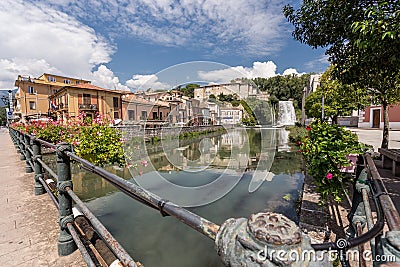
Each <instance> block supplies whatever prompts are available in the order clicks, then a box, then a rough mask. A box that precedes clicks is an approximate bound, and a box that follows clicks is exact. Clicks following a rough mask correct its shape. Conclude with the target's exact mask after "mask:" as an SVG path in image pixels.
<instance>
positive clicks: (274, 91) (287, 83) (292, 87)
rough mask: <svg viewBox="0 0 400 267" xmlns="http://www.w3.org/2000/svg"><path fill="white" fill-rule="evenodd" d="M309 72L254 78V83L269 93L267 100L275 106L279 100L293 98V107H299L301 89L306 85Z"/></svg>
mask: <svg viewBox="0 0 400 267" xmlns="http://www.w3.org/2000/svg"><path fill="white" fill-rule="evenodd" d="M309 78H310V74H304V75H285V76H280V75H278V76H274V77H270V78H255V79H253V81H254V83H255V84H256V85H257V86H258V88H259V89H260V90H261V91H266V92H268V94H269V95H270V97H269V102H270V104H271V105H272V106H273V107H276V105H277V104H278V102H279V101H280V100H284V101H285V100H290V99H293V100H294V103H293V104H294V107H295V108H296V109H301V100H302V95H303V89H304V87H305V86H306V85H307V83H308V80H309Z"/></svg>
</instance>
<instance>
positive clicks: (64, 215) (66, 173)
mask: <svg viewBox="0 0 400 267" xmlns="http://www.w3.org/2000/svg"><path fill="white" fill-rule="evenodd" d="M71 150H72V149H71V145H70V144H68V143H60V144H58V145H57V150H56V153H57V175H58V182H57V191H58V202H59V205H60V208H59V224H60V235H59V237H58V255H60V256H67V255H69V254H71V253H72V252H74V251H75V250H76V249H77V246H76V244H75V242H74V240H73V238H72V236H71V234H70V233H69V231H68V227H67V224H68V223H73V222H74V218H73V215H72V199H71V197H70V196H69V195H68V193H67V191H66V188H67V187H69V188H71V189H72V180H71V162H70V158H69V157H68V156H67V155H66V154H65V152H67V151H71Z"/></svg>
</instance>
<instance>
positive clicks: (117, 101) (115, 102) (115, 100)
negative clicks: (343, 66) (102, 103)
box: [113, 97, 119, 108]
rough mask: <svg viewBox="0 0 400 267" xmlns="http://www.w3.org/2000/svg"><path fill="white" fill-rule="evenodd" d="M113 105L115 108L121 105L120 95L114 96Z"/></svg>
mask: <svg viewBox="0 0 400 267" xmlns="http://www.w3.org/2000/svg"><path fill="white" fill-rule="evenodd" d="M113 107H114V108H118V107H119V98H118V97H113Z"/></svg>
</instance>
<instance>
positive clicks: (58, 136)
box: [12, 113, 125, 166]
mask: <svg viewBox="0 0 400 267" xmlns="http://www.w3.org/2000/svg"><path fill="white" fill-rule="evenodd" d="M110 123H111V121H110V120H108V119H106V118H105V117H102V116H97V117H96V118H95V119H94V120H92V119H91V118H90V119H87V118H86V116H85V114H84V113H81V114H80V115H79V116H78V118H77V120H70V121H68V122H67V123H62V122H61V121H49V122H32V123H30V124H27V125H23V124H13V125H12V127H13V128H16V129H18V130H21V131H23V132H26V133H30V134H34V135H36V137H38V138H39V139H42V140H45V141H48V142H51V143H54V144H56V143H59V142H68V143H71V144H72V145H73V148H74V151H75V154H77V155H78V156H79V157H81V158H84V159H86V160H88V161H90V162H92V163H93V164H96V165H101V166H102V165H106V164H118V165H123V164H124V162H125V159H124V151H123V147H122V143H123V140H122V134H121V132H120V131H119V130H117V129H115V128H112V127H110V126H109V124H110Z"/></svg>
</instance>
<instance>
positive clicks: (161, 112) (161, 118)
mask: <svg viewBox="0 0 400 267" xmlns="http://www.w3.org/2000/svg"><path fill="white" fill-rule="evenodd" d="M159 119H160V120H162V112H160V118H159Z"/></svg>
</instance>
